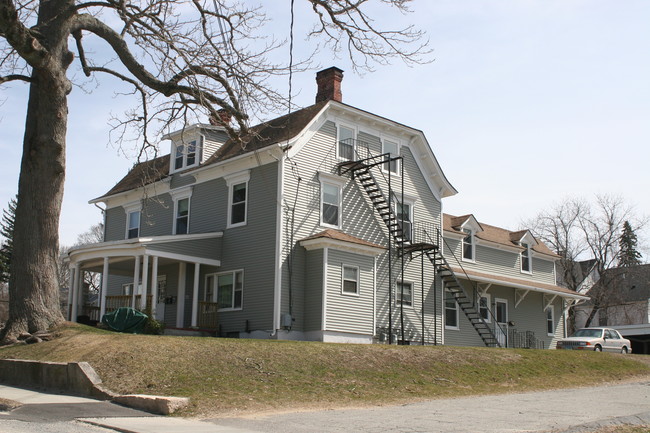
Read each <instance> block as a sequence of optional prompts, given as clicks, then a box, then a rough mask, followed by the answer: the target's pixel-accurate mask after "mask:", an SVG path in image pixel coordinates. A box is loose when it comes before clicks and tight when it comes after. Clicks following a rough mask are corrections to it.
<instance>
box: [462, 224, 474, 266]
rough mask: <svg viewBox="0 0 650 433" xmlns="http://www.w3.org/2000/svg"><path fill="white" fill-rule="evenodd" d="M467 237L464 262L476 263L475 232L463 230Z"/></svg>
mask: <svg viewBox="0 0 650 433" xmlns="http://www.w3.org/2000/svg"><path fill="white" fill-rule="evenodd" d="M463 233H465V237H464V238H463V245H462V247H463V260H469V261H471V262H473V261H474V231H473V230H472V229H463Z"/></svg>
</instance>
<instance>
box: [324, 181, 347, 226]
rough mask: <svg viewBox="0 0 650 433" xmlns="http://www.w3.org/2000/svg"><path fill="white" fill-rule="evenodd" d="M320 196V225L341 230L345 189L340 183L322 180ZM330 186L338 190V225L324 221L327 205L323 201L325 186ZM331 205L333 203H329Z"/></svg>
mask: <svg viewBox="0 0 650 433" xmlns="http://www.w3.org/2000/svg"><path fill="white" fill-rule="evenodd" d="M319 180H320V194H319V212H318V217H319V223H320V225H321V226H322V227H330V228H335V229H340V228H341V227H342V226H343V188H342V187H341V185H340V184H338V183H333V182H329V181H325V180H324V179H320V176H319ZM326 185H327V186H330V187H334V188H336V191H337V199H338V203H337V204H336V206H337V221H336V224H328V223H326V222H324V221H323V204H324V203H325V202H324V200H323V196H324V194H325V188H324V187H325V186H326ZM328 204H329V205H332V203H328Z"/></svg>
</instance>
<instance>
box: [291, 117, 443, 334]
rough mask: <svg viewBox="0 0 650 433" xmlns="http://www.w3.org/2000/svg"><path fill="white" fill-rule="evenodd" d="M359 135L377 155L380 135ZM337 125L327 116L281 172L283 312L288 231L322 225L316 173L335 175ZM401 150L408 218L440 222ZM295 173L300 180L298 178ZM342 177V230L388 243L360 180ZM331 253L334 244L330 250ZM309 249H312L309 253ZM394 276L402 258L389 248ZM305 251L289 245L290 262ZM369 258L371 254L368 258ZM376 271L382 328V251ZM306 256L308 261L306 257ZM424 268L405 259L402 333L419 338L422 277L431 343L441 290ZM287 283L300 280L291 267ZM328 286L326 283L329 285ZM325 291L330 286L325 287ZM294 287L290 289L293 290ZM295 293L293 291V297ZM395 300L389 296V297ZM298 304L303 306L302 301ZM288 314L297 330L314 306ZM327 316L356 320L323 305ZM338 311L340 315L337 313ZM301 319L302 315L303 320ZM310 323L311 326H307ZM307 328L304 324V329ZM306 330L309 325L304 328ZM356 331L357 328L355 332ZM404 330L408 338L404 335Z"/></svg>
mask: <svg viewBox="0 0 650 433" xmlns="http://www.w3.org/2000/svg"><path fill="white" fill-rule="evenodd" d="M358 140H359V141H363V142H365V143H367V144H368V145H369V146H370V148H371V151H372V152H373V153H374V154H379V153H380V152H381V140H380V139H379V138H378V137H376V136H373V135H371V134H368V133H366V132H363V131H361V132H360V133H359V135H358ZM336 145H337V143H336V125H335V123H333V122H331V121H327V122H325V123H324V124H323V126H322V127H321V128H320V130H319V131H318V132H317V133H316V134H315V135H314V136H313V137H312V138H311V140H310V142H309V143H307V144H306V145H305V147H304V148H303V150H302V151H301V152H299V153H298V154H297V155H296V156H295V157H294V158H293V159H292V164H291V165H290V164H285V171H284V185H285V188H284V199H285V200H284V202H283V216H284V219H285V221H284V222H285V224H284V227H283V249H282V271H283V273H282V283H283V284H282V305H281V308H282V312H283V313H285V312H288V310H289V304H288V302H289V301H288V298H289V296H288V293H289V284H288V275H289V270H288V268H289V266H288V260H287V256H288V254H289V252H290V251H291V250H292V244H291V241H290V238H291V235H292V233H293V239H294V245H295V243H297V242H298V241H299V240H300V239H303V238H305V237H307V236H311V235H314V234H316V233H318V232H321V231H323V230H325V229H327V227H324V226H321V225H320V188H321V182H320V178H319V174H318V173H319V172H324V173H330V174H336V164H337V163H338V162H339V161H338V160H337V159H336ZM401 149H402V155H403V157H404V170H405V178H404V192H405V194H406V195H408V196H415V197H417V200H416V202H415V204H414V208H413V221H414V222H415V223H417V222H420V221H422V222H427V223H428V224H430V225H431V226H433V227H436V226H439V223H440V209H441V206H440V202H439V201H438V200H437V199H436V198H435V196H434V195H433V193H432V192H431V190H430V188H429V186H428V184H427V182H426V180H425V177H424V175H423V174H422V173H421V172H420V169H419V167H418V166H417V163H416V162H415V158H414V157H413V155H412V153H411V151H410V149H409V148H408V147H407V146H402V147H401ZM373 170H374V171H375V177H376V178H377V180H378V182H379V183H380V185H381V187H382V189H383V190H384V191H385V192H386V191H388V186H387V184H386V182H385V181H384V180H383V176H382V175H381V173H380V168H379V167H376V168H375V169H373ZM298 177H299V178H300V179H301V180H300V182H298V180H297V179H298ZM340 179H341V181H342V182H344V185H343V187H342V208H341V210H340V211H341V212H342V227H341V230H342V231H343V232H345V233H347V234H350V235H352V236H356V237H358V238H361V239H364V240H366V241H370V242H373V243H375V244H378V245H380V246H387V242H388V231H387V229H386V227H385V225H384V223H383V221H382V220H381V218H380V217H379V216H378V214H377V212H376V211H375V209H374V207H373V206H372V204H371V202H370V200H369V199H368V197H367V195H366V193H365V191H364V190H363V188H362V187H361V186H360V185H359V183H358V182H357V181H355V180H352V179H351V178H350V175H344V176H341V177H340ZM395 179H398V181H397V186H398V189H399V187H401V178H400V177H395V176H394V177H393V181H395ZM395 186H396V185H395V183H393V188H395ZM296 192H297V193H298V194H297V196H298V197H299V198H298V201H297V203H296V209H295V224H294V226H293V227H292V226H291V224H290V222H289V219H290V215H291V208H292V207H293V200H294V198H295V197H296ZM329 251H330V253H331V252H332V251H333V249H331V248H330V249H329ZM308 254H311V252H309V253H308ZM393 254H394V256H393V271H394V272H393V275H392V277H393V281H395V280H396V279H398V278H400V277H399V274H400V272H401V262H399V261H398V260H397V256H396V254H395V252H393ZM304 255H305V252H304V249H302V248H295V247H294V249H293V262H294V265H295V264H296V263H305V258H304ZM369 259H372V257H369ZM377 260H378V263H377V266H378V274H377V290H378V294H377V309H378V310H377V314H378V323H377V326H378V327H380V328H381V327H387V326H388V309H389V295H388V287H389V286H390V285H389V283H388V271H387V267H388V265H387V263H388V253H387V252H385V253H383V254H381V255H380V256H379V257H378V258H377ZM308 261H309V260H308ZM424 266H425V272H424V279H422V268H421V262H420V261H419V260H418V261H417V263H415V262H413V263H408V260H407V262H406V265H405V269H406V270H405V276H404V279H405V280H408V281H411V282H413V292H414V293H413V304H414V305H413V306H412V307H409V308H405V310H404V318H405V328H407V331H408V332H407V334H408V335H411V336H412V338H413V339H414V340H418V341H419V339H420V336H421V332H422V324H421V323H422V311H423V308H422V295H421V293H422V289H421V287H422V283H423V282H424V288H425V290H424V291H425V295H424V297H425V305H424V316H425V331H424V332H425V334H426V338H427V341H429V342H434V339H436V335H434V334H435V331H437V332H438V335H437V341H440V339H441V328H440V325H441V322H440V320H441V319H440V314H439V313H438V314H437V315H436V314H435V313H436V312H435V310H434V305H435V307H436V308H437V310H438V312H439V311H440V304H441V303H440V295H439V294H438V295H437V296H434V292H433V267H432V265H431V263H430V262H429V261H425V262H424ZM306 268H307V267H306V266H303V267H302V269H306ZM338 272H339V273H340V270H339V271H338ZM292 283H293V284H292V286H293V287H294V288H295V287H297V286H300V284H304V275H297V273H296V272H295V271H294V272H293V278H292ZM338 285H339V287H338V290H339V293H340V282H339V283H338ZM328 287H329V286H328ZM330 290H333V289H332V287H330ZM294 291H295V289H294ZM292 297H293V298H295V295H294V296H292ZM393 303H394V299H393ZM303 305H307V304H306V303H305V304H303ZM292 310H293V315H294V317H295V318H296V322H294V325H295V327H296V329H300V330H302V329H303V328H302V327H301V326H303V324H307V323H309V324H311V323H314V322H315V321H316V320H315V319H312V318H308V317H307V316H308V315H311V314H314V313H313V311H311V310H308V309H304V310H303V309H297V308H295V305H294V308H293V309H292ZM328 312H329V313H330V315H328V319H327V323H328V328H329V324H330V323H340V324H341V326H343V325H342V324H343V323H348V322H350V323H351V324H353V325H352V326H353V328H350V329H358V328H354V326H356V325H354V323H355V321H354V320H353V319H350V318H348V317H347V316H346V315H345V314H346V310H340V312H337V311H333V310H330V307H329V304H328ZM398 313H399V311H398V309H397V308H395V306H393V326H394V327H396V324H398V323H400V321H399V314H398ZM337 314H340V317H337ZM303 319H304V320H303ZM310 326H311V325H310ZM364 326H365V328H364V331H363V332H364V333H372V334H374V330H368V329H367V328H368V325H367V324H366V325H364ZM304 329H305V330H307V328H304ZM309 329H310V330H311V328H309ZM355 332H357V331H355ZM408 335H407V338H408Z"/></svg>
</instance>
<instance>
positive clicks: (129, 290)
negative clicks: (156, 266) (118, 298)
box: [122, 283, 142, 296]
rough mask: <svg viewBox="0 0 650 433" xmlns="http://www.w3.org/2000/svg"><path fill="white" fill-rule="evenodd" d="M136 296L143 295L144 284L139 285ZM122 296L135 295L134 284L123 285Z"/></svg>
mask: <svg viewBox="0 0 650 433" xmlns="http://www.w3.org/2000/svg"><path fill="white" fill-rule="evenodd" d="M135 294H136V295H141V294H142V284H138V291H137V292H135ZM122 295H124V296H131V295H133V283H127V284H122Z"/></svg>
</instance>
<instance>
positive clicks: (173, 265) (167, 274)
mask: <svg viewBox="0 0 650 433" xmlns="http://www.w3.org/2000/svg"><path fill="white" fill-rule="evenodd" d="M221 237H222V232H217V233H208V234H195V235H182V236H157V237H149V238H138V239H128V240H123V241H113V242H103V243H98V244H91V245H85V246H81V247H79V248H75V249H72V250H70V251H69V252H68V260H69V266H70V281H69V284H70V285H69V287H70V290H69V291H68V319H69V320H71V321H79V319H80V318H81V319H82V320H90V321H100V320H101V318H102V317H103V316H104V314H106V313H110V312H111V311H114V310H116V309H117V308H120V307H131V308H135V309H138V310H141V311H143V312H145V313H146V314H148V315H149V316H150V317H151V318H155V319H156V320H159V321H161V322H164V323H165V325H166V326H167V327H168V328H179V329H184V328H188V327H189V328H193V329H206V330H216V329H217V327H218V323H217V308H218V305H217V303H216V299H213V296H209V294H206V291H205V290H203V287H202V285H201V280H202V279H201V275H202V274H205V273H206V272H215V271H216V270H217V269H218V268H219V267H220V266H221V261H220V259H219V257H218V256H219V254H220V251H221ZM87 273H92V274H94V275H95V280H97V284H96V286H97V287H98V288H97V291H96V293H94V294H93V295H91V296H88V289H87V287H85V286H86V285H85V284H84V275H85V274H87ZM201 292H203V293H201ZM201 294H203V298H202V297H201Z"/></svg>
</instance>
